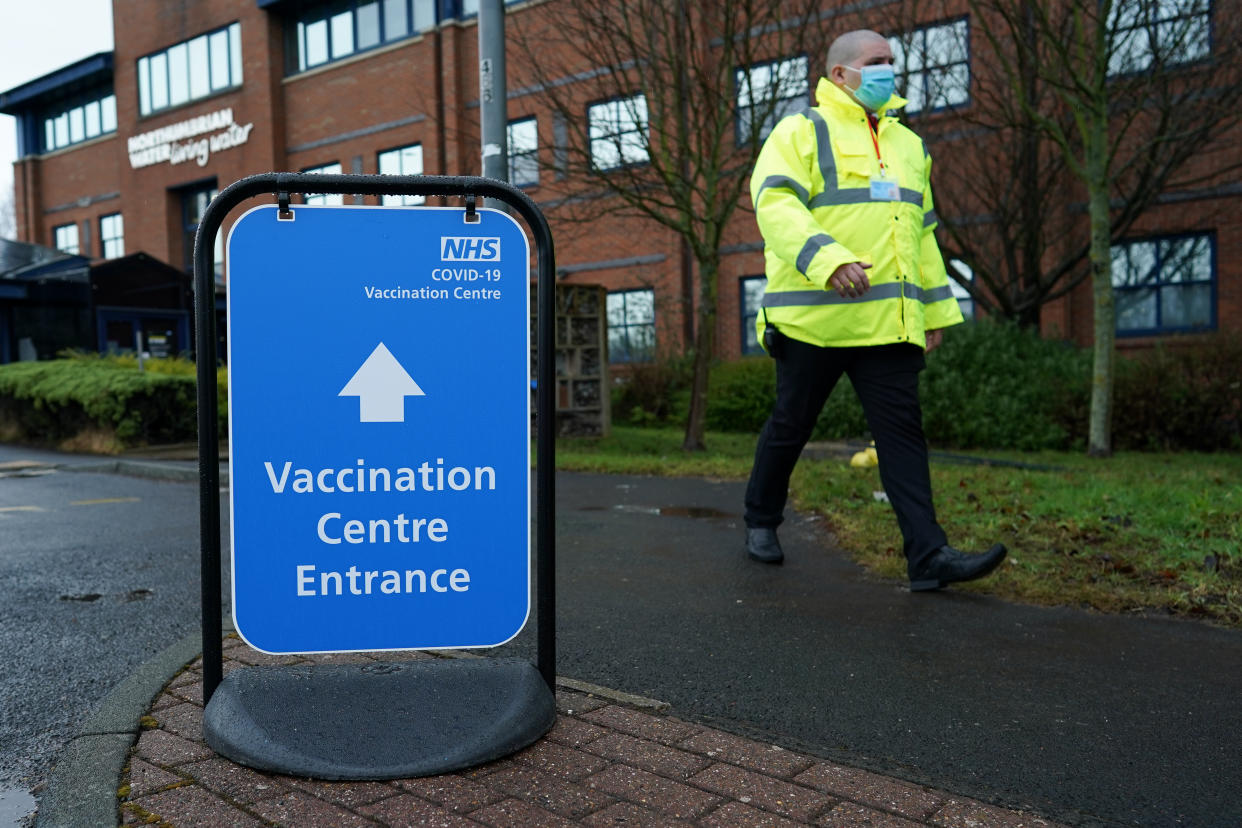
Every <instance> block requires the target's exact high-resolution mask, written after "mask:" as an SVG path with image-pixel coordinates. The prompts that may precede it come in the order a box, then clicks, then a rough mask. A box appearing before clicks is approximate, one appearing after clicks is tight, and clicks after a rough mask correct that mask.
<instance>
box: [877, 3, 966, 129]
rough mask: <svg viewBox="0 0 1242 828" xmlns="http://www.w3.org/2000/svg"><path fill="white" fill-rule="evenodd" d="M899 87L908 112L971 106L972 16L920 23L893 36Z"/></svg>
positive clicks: (891, 42) (936, 110) (892, 45)
mask: <svg viewBox="0 0 1242 828" xmlns="http://www.w3.org/2000/svg"><path fill="white" fill-rule="evenodd" d="M888 44H889V46H890V47H891V48H892V50H893V69H894V70H895V72H896V74H897V90H898V94H900V95H901V96H902V97H903V98H905V99H906V100H907V101H909V103H907V104H906V107H905V111H906V112H911V113H914V112H940V111H943V110H946V109H956V108H958V107H963V106H969V105H970V79H971V77H970V76H971V70H970V19H969V18H966V17H959V18H957V19H956V20H948V21H945V22H943V23H932V24H929V25H926V26H919V27H918V28H916V29H912V30H910V31H908V32H906V33H904V34H902V35H899V36H895V37H890V38H889V39H888Z"/></svg>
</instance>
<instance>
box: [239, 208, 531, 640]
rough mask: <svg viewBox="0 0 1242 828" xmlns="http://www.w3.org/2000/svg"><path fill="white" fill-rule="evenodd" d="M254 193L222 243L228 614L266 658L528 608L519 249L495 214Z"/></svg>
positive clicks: (514, 619) (490, 631)
mask: <svg viewBox="0 0 1242 828" xmlns="http://www.w3.org/2000/svg"><path fill="white" fill-rule="evenodd" d="M293 215H294V218H293V219H292V220H282V219H280V218H279V215H278V209H277V208H276V207H275V206H264V207H258V208H255V209H253V210H250V211H249V212H247V213H246V214H245V215H243V216H242V217H241V218H240V219H238V221H237V223H236V224H235V226H234V227H233V230H232V232H231V233H230V235H229V241H228V249H227V262H228V277H229V280H228V343H229V347H228V365H229V431H230V443H229V468H230V481H229V495H230V506H231V530H232V558H233V565H232V572H233V617H234V622H235V624H236V626H237V629H238V631H239V632H240V633H241V635H242V637H243V638H245V640H246V641H247V642H248V643H249V644H251V645H252V646H254V647H256V648H258V649H260V650H264V651H267V652H273V653H294V652H327V651H347V650H386V649H423V648H434V647H483V646H493V645H497V644H501V643H504V642H505V641H507V640H509V639H510V638H512V637H513V636H514V635H516V634H517V633H518V631H519V630H521V628H522V626H523V625H524V624H525V621H526V617H527V615H528V612H529V592H530V590H529V580H530V550H529V544H530V456H529V455H530V380H529V377H530V340H529V336H530V333H529V332H530V312H529V306H528V301H529V300H528V297H529V292H530V291H529V283H528V279H529V275H528V267H529V249H528V245H527V241H526V237H525V235H524V234H523V232H522V230H521V228H520V227H519V225H518V224H517V223H516V222H515V221H514V220H513V219H512V218H510V217H509V216H508V215H507V214H505V213H503V212H500V211H496V210H487V209H484V210H479V211H477V213H476V214H475V215H476V217H477V218H478V221H476V222H469V221H467V220H466V218H467V213H466V211H465V210H463V209H452V208H431V207H402V208H386V207H317V206H299V207H296V208H295V209H294V211H293Z"/></svg>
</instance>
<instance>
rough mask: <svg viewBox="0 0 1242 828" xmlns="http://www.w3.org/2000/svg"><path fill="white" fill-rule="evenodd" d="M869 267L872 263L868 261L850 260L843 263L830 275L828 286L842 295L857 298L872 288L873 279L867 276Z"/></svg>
mask: <svg viewBox="0 0 1242 828" xmlns="http://www.w3.org/2000/svg"><path fill="white" fill-rule="evenodd" d="M869 267H871V265H869V264H867V263H866V262H848V263H846V264H843V265H841V266H840V267H838V268H837V269H836V270H834V271H832V275H831V276H829V277H828V287H830V288H832V289H833V290H835V291H837V293H839V294H841V295H842V296H848V297H849V298H851V299H857V298H858V297H859V296H862V295H863V294H864V293H866V292H867V291H869V290H871V280H869V279H868V278H867V268H869Z"/></svg>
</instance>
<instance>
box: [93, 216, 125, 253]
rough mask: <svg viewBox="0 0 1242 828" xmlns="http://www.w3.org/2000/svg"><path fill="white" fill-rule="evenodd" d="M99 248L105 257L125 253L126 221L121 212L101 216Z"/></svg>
mask: <svg viewBox="0 0 1242 828" xmlns="http://www.w3.org/2000/svg"><path fill="white" fill-rule="evenodd" d="M99 250H100V252H101V253H102V254H103V257H104V258H105V259H119V258H121V257H122V256H124V255H125V223H124V220H123V219H122V218H121V214H120V213H109V214H108V215H106V216H100V217H99Z"/></svg>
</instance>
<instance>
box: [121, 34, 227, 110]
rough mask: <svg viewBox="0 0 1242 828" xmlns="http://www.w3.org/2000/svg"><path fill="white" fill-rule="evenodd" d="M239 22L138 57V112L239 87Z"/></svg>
mask: <svg viewBox="0 0 1242 828" xmlns="http://www.w3.org/2000/svg"><path fill="white" fill-rule="evenodd" d="M241 82H242V54H241V24H240V23H233V24H232V25H229V26H225V27H224V28H223V29H217V30H216V31H214V32H208V33H207V34H203V35H199V36H198V37H195V38H192V39H190V40H185V41H182V42H181V43H178V44H176V45H175V46H170V47H168V48H167V49H165V50H163V51H161V52H156V53H155V54H153V55H147V56H146V57H142V58H138V112H139V114H140V115H150V114H151V113H152V112H159V111H160V110H162V109H169V108H170V107H174V106H180V105H181V104H183V103H186V102H187V101H194V100H198V99H199V98H205V97H207V96H208V95H213V94H215V93H216V92H219V91H221V90H224V89H232V88H233V87H237V86H241Z"/></svg>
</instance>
